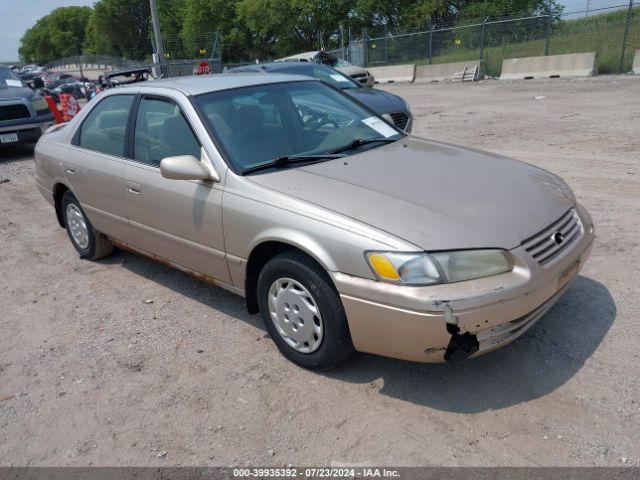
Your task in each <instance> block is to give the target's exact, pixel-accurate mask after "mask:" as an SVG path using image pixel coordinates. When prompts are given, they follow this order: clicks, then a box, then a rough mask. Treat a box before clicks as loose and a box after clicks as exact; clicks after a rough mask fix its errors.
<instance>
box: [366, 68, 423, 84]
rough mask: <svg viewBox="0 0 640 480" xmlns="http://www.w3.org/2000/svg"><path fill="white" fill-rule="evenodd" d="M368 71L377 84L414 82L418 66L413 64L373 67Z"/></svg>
mask: <svg viewBox="0 0 640 480" xmlns="http://www.w3.org/2000/svg"><path fill="white" fill-rule="evenodd" d="M368 70H369V73H371V75H373V77H374V78H375V81H376V83H398V82H413V78H414V77H415V74H416V66H415V65H413V64H411V65H389V66H386V67H373V68H369V69H368Z"/></svg>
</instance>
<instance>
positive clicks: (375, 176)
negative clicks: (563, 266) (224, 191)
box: [248, 137, 575, 250]
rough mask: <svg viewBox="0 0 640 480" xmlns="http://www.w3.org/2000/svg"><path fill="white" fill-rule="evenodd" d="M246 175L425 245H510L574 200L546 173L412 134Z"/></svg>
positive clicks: (427, 247) (442, 247) (548, 221)
mask: <svg viewBox="0 0 640 480" xmlns="http://www.w3.org/2000/svg"><path fill="white" fill-rule="evenodd" d="M248 178H249V179H250V180H251V181H253V182H255V183H257V184H260V185H262V186H264V187H267V188H269V189H272V190H275V191H278V192H281V193H283V194H286V195H290V196H292V197H296V198H298V199H301V200H304V201H306V202H309V203H312V204H315V205H318V206H321V207H323V208H326V209H328V210H331V211H334V212H336V213H339V214H342V215H344V216H346V217H349V218H352V219H354V220H357V221H359V222H362V223H365V224H368V225H371V226H373V227H376V228H378V229H380V230H383V231H386V232H388V233H390V234H392V235H395V236H396V237H399V238H402V239H404V240H406V241H409V242H411V243H413V244H414V245H416V246H418V247H420V248H422V249H424V250H448V249H464V248H505V249H511V248H514V247H516V246H518V245H520V244H521V243H522V241H523V240H525V239H527V238H529V237H531V236H532V235H534V234H536V233H537V232H539V231H540V230H542V229H543V228H545V227H547V226H548V225H550V224H551V223H552V222H554V221H555V220H556V219H558V218H559V217H560V216H561V215H562V214H563V213H565V212H566V211H567V210H568V209H569V208H571V207H572V206H573V205H575V199H574V197H573V193H572V192H571V190H570V189H569V187H567V185H566V184H565V183H564V182H563V181H562V179H560V178H559V177H557V176H556V175H554V174H552V173H550V172H547V171H545V170H542V169H540V168H537V167H534V166H532V165H529V164H526V163H523V162H519V161H515V160H510V159H507V158H504V157H500V156H498V155H493V154H489V153H484V152H479V151H475V150H471V149H466V148H461V147H457V146H453V145H448V144H443V143H438V142H432V141H427V140H423V139H419V138H416V137H407V138H405V139H403V140H400V141H398V142H394V143H392V144H389V145H385V146H382V147H379V148H374V149H371V150H368V151H366V152H363V153H360V154H356V155H352V156H349V157H345V158H343V159H338V160H332V161H326V162H322V163H317V164H312V165H308V166H305V167H297V168H295V167H294V168H289V169H287V170H277V171H271V172H269V173H262V174H258V175H252V176H250V177H248Z"/></svg>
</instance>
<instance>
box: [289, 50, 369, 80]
mask: <svg viewBox="0 0 640 480" xmlns="http://www.w3.org/2000/svg"><path fill="white" fill-rule="evenodd" d="M277 61H279V62H309V63H317V64H321V65H328V66H330V67H333V68H335V69H336V70H339V71H340V72H342V73H344V74H345V75H348V76H349V77H351V78H353V79H354V80H355V81H356V82H358V83H360V84H362V85H366V86H368V87H373V84H374V83H375V79H374V78H373V75H372V74H371V72H369V70H367V69H366V68H363V67H359V66H357V65H354V64H352V63H350V62H347V61H346V60H343V59H341V58H337V57H335V56H333V55H331V54H330V53H327V52H323V51H314V52H304V53H299V54H297V55H291V56H289V57H285V58H282V59H280V60H277Z"/></svg>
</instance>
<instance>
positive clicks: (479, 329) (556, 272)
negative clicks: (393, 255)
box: [331, 205, 594, 362]
mask: <svg viewBox="0 0 640 480" xmlns="http://www.w3.org/2000/svg"><path fill="white" fill-rule="evenodd" d="M576 211H577V213H578V215H579V217H580V220H581V222H582V233H581V234H580V236H579V238H578V239H577V240H576V241H574V242H573V244H572V245H571V246H570V247H568V248H567V249H566V250H564V251H563V252H562V254H561V255H559V256H557V257H556V258H555V259H554V260H553V261H552V262H549V263H547V264H545V265H540V264H539V263H538V262H537V261H536V260H535V259H533V258H532V257H531V256H530V255H529V254H528V253H527V251H526V250H525V248H524V247H523V246H519V247H517V248H515V249H513V250H511V251H510V253H511V254H512V256H513V258H514V261H515V266H514V268H513V270H512V271H511V272H508V273H504V274H500V275H495V276H492V277H485V278H480V279H476V280H470V281H466V282H459V283H451V284H442V285H434V286H428V287H411V286H404V285H403V286H400V285H393V284H388V283H383V282H376V281H372V280H368V279H363V278H359V277H353V276H350V275H346V274H343V273H338V272H333V273H332V274H331V276H332V278H333V281H334V283H335V285H336V288H337V289H338V292H339V293H340V297H341V299H342V302H343V305H344V308H345V311H346V314H347V320H348V323H349V329H350V332H351V337H352V340H353V344H354V346H355V348H356V350H358V351H361V352H368V353H375V354H379V355H384V356H388V357H394V358H400V359H404V360H412V361H419V362H442V361H445V360H448V359H449V358H450V357H451V356H452V355H453V354H454V353H455V352H456V351H462V352H463V353H464V354H465V355H467V356H474V357H475V356H478V355H482V354H484V353H487V352H489V351H491V350H495V349H496V348H499V347H502V346H504V345H507V344H508V343H510V342H512V341H513V340H515V339H516V338H518V337H519V336H520V335H522V334H523V333H524V332H526V331H527V330H528V329H529V328H531V327H532V326H533V325H534V324H535V323H536V321H538V320H539V319H540V318H541V317H542V316H543V315H544V314H545V313H546V312H547V311H548V310H549V309H550V308H551V307H552V306H553V305H554V304H555V303H556V301H557V300H558V299H559V298H560V297H561V296H562V294H563V293H564V292H565V290H566V289H567V287H568V285H569V283H570V282H571V280H572V279H573V278H574V277H575V276H576V275H577V274H578V272H579V271H580V269H581V268H582V265H583V264H584V262H585V261H586V260H587V258H588V256H589V254H590V252H591V247H592V245H593V238H594V233H593V224H592V221H591V218H590V217H589V214H588V213H587V212H586V211H585V210H584V208H582V207H581V206H579V205H578V206H577V207H576ZM374 299H375V300H374Z"/></svg>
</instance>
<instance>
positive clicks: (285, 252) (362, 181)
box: [35, 74, 594, 369]
mask: <svg viewBox="0 0 640 480" xmlns="http://www.w3.org/2000/svg"><path fill="white" fill-rule="evenodd" d="M35 157H36V180H37V184H38V187H39V189H40V191H41V192H42V194H43V195H44V197H45V198H46V199H47V200H48V201H49V202H50V203H51V204H52V205H53V206H54V207H55V211H56V214H57V217H58V220H59V222H60V225H61V226H63V227H65V228H66V229H67V231H68V233H69V237H70V239H71V242H72V244H73V246H74V247H75V248H76V250H77V251H78V252H79V253H80V256H81V257H83V258H88V259H97V258H101V257H103V256H105V255H108V254H109V253H110V252H111V250H112V247H113V246H118V247H121V248H125V249H128V250H132V251H134V252H138V253H141V254H144V255H148V256H150V257H153V258H155V259H158V260H160V261H162V262H165V263H168V264H170V265H173V266H174V267H176V268H178V269H180V270H183V271H185V272H189V273H191V274H193V275H195V276H197V277H198V278H201V279H206V280H209V281H211V282H213V283H215V284H216V285H219V286H221V287H223V288H226V289H228V290H231V291H233V292H235V293H237V294H239V295H243V296H244V297H245V298H246V304H247V307H248V309H249V311H250V312H252V313H257V312H260V313H261V315H262V317H263V320H264V323H265V326H266V329H267V331H268V332H269V334H270V336H271V338H273V340H274V342H275V343H276V345H277V346H278V348H279V349H280V351H281V352H282V353H283V354H284V355H285V356H286V357H287V358H289V359H290V360H292V361H293V362H295V363H297V364H298V365H301V366H303V367H306V368H313V369H327V368H331V367H333V366H335V365H337V364H339V363H341V362H342V361H344V360H345V359H347V358H348V357H349V356H350V355H351V354H352V353H353V352H354V351H361V352H371V353H376V354H381V355H386V356H390V357H396V358H402V359H408V360H416V361H421V362H439V361H443V360H447V359H450V358H451V357H452V356H453V355H454V354H457V355H466V356H472V355H479V354H482V353H485V352H488V351H490V350H492V349H495V348H497V347H500V346H503V345H506V344H508V343H509V342H511V341H513V340H514V339H515V338H517V337H518V336H519V335H521V334H522V333H524V332H525V331H526V330H527V329H529V328H530V327H531V326H532V325H533V324H534V323H535V322H536V321H537V320H538V319H539V318H540V317H541V316H542V315H543V314H544V313H545V312H546V311H547V310H548V309H549V308H550V307H551V306H552V305H553V304H554V303H555V302H556V301H557V300H558V298H559V297H560V295H562V293H563V292H564V291H565V289H566V288H567V286H568V284H569V282H570V281H571V279H572V278H573V277H574V276H575V275H576V274H577V272H578V271H579V270H580V268H581V266H582V265H583V263H584V262H585V260H586V259H587V256H588V254H589V251H590V248H591V245H592V242H593V237H594V234H593V226H592V221H591V218H590V217H589V214H588V213H587V212H586V211H585V209H584V208H583V207H581V206H580V204H578V203H577V202H576V200H575V198H574V196H573V194H572V192H571V190H570V189H569V187H567V185H566V184H565V183H564V182H563V181H562V180H561V179H560V178H559V177H557V176H555V175H553V174H551V173H549V172H547V171H544V170H541V169H539V168H536V167H534V166H531V165H528V164H525V163H521V162H517V161H513V160H509V159H506V158H503V157H499V156H496V155H492V154H488V153H482V152H479V151H475V150H471V149H465V148H461V147H457V146H454V145H449V144H444V143H441V142H434V141H430V140H426V139H421V138H417V137H414V136H409V135H406V134H405V133H404V132H402V131H401V130H397V129H396V128H395V127H394V126H392V125H391V124H389V123H387V122H386V121H385V120H384V119H381V118H380V117H377V116H376V115H375V114H374V113H373V112H371V111H370V110H369V109H367V108H366V107H365V106H363V105H361V104H359V103H357V102H356V101H355V100H353V99H351V98H349V97H347V96H346V95H344V94H343V93H342V92H340V91H338V90H336V89H334V88H332V87H330V86H328V85H326V84H323V83H321V82H318V81H314V80H310V79H308V78H306V77H297V76H288V75H277V74H276V75H251V74H236V75H229V76H226V75H222V76H212V77H198V78H181V79H172V80H162V81H157V82H149V83H145V84H136V85H132V86H130V87H122V88H118V89H113V90H110V91H108V92H106V93H104V94H102V95H100V96H99V97H97V98H96V99H94V100H92V101H91V102H90V103H89V104H88V105H87V107H86V108H84V109H83V110H82V112H81V113H80V115H78V116H77V117H76V118H74V119H73V121H71V122H70V123H68V124H64V125H60V126H56V127H53V128H52V129H50V130H49V132H48V133H46V134H45V135H44V136H43V137H42V138H41V139H40V141H39V143H38V145H37V147H36V155H35Z"/></svg>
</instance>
